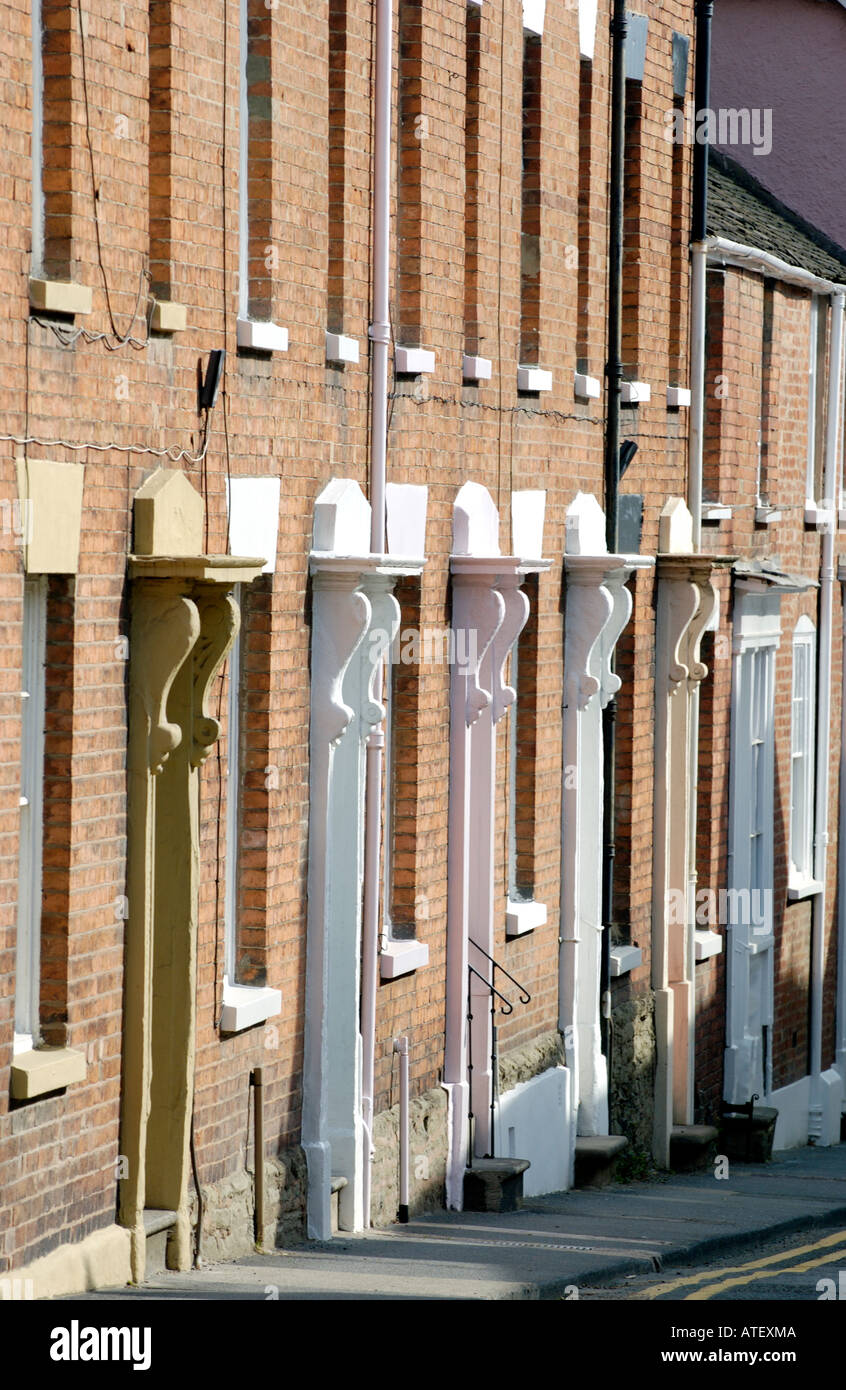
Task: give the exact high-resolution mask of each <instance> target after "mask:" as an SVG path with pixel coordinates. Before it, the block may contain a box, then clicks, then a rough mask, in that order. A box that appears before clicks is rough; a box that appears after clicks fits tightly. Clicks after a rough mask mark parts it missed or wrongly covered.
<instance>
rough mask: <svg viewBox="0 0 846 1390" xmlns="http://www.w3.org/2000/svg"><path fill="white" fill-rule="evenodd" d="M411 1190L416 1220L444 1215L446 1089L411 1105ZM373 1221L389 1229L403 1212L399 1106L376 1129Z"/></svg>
mask: <svg viewBox="0 0 846 1390" xmlns="http://www.w3.org/2000/svg"><path fill="white" fill-rule="evenodd" d="M408 1119H409V1147H410V1156H409V1165H408V1167H409V1184H408V1187H409V1191H408V1207H409V1213H410V1214H411V1215H418V1214H419V1213H420V1212H422V1211H440V1210H442V1209H443V1206H444V1201H445V1184H446V1157H447V1093H446V1091H445V1090H444V1089H443V1087H441V1086H436V1087H435V1088H434V1089H433V1090H431V1091H426V1092H424V1094H423V1095H422V1096H417V1097H416V1098H415V1099H414V1100H412V1101H410V1102H409V1106H408ZM373 1148H374V1151H375V1157H374V1159H373V1170H372V1179H371V1216H372V1221H373V1225H374V1226H389V1225H390V1224H391V1223H392V1222H394V1221H396V1219H397V1211H398V1208H399V1106H398V1105H392V1106H391V1108H390V1110H383V1111H381V1113H380V1114H378V1115H377V1116H376V1119H375V1123H374V1126H373Z"/></svg>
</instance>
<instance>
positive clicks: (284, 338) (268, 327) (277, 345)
mask: <svg viewBox="0 0 846 1390" xmlns="http://www.w3.org/2000/svg"><path fill="white" fill-rule="evenodd" d="M236 341H237V344H238V347H239V348H249V349H250V350H251V351H252V352H287V351H288V330H287V328H280V327H279V324H278V323H265V322H262V321H260V320H258V319H238V323H237V334H236Z"/></svg>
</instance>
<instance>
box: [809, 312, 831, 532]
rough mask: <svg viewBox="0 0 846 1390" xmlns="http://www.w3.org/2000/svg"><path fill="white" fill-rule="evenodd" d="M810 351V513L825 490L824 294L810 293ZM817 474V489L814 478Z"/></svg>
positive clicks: (826, 316)
mask: <svg viewBox="0 0 846 1390" xmlns="http://www.w3.org/2000/svg"><path fill="white" fill-rule="evenodd" d="M810 315H811V327H810V354H809V362H808V417H807V418H808V445H807V456H806V464H805V509H806V513H810V514H812V515H811V516H810V517H809V519H815V513H816V512H817V511H818V510H820V509H821V508H823V506H824V498H823V493H824V491H825V436H826V415H827V407H828V400H827V395H828V392H827V388H828V377H827V372H826V360H827V345H828V330H829V301H828V297H827V295H824V294H813V295H812V296H811V307H810ZM817 475H819V492H817V481H818V477H817Z"/></svg>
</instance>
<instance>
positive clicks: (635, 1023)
mask: <svg viewBox="0 0 846 1390" xmlns="http://www.w3.org/2000/svg"><path fill="white" fill-rule="evenodd" d="M611 1022H612V1026H613V1035H612V1036H613V1052H612V1058H611V1072H612V1075H611V1133H612V1134H625V1136H626V1138H627V1139H628V1141H629V1144H630V1146H631V1149H632V1150H633V1151H635V1152H639V1153H643V1154H651V1152H652V1123H653V1117H654V1114H655V1023H654V1016H653V1000H652V994H651V993H650V994H646V995H640V996H638V998H636V999H629V1000H627V1001H626V1002H625V1003H624V1004H620V1005H619V1006H618V1007H617V1008H616V1009H614V1011H613V1013H612V1016H611Z"/></svg>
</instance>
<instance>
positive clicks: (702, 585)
mask: <svg viewBox="0 0 846 1390" xmlns="http://www.w3.org/2000/svg"><path fill="white" fill-rule="evenodd" d="M659 546H660V553H659V555H658V611H657V618H656V634H655V800H654V810H653V848H652V987H653V989H654V991H655V1043H656V1052H657V1064H656V1070H655V1111H654V1121H653V1141H652V1143H653V1157H654V1159H655V1162H656V1163H657V1164H658V1165H659V1167H662V1168H668V1167H669V1165H670V1139H671V1136H672V1130H673V1126H674V1125H689V1124H691V1123H692V1122H693V1064H694V1027H695V1021H696V1015H695V948H696V940H695V921H694V919H693V916H692V913H691V910H690V907H691V904H690V900H689V899H690V871H691V863H690V835H689V826H690V796H691V789H692V786H693V779H694V769H693V767H692V765H691V756H690V754H691V720H692V717H693V709H694V699H693V696H694V692H695V690H696V688H697V687H698V685H699V684H700V682H701V681H702V680H703V679H704V677H705V676H706V675H707V674H708V671H707V667H706V666H704V665H703V664H702V662H701V661H700V659H699V646H700V642H701V640H702V634H703V632H704V631H705V629H706V627H707V626H708V623H709V622H710V620H711V617H712V615H713V612H714V605H715V603H716V592H715V590H714V586H713V583H712V574H713V570H714V568H715V566H717V565H719V564H729V563H730V561H729V560H726V559H724V558H722V557H717V556H713V555H702V554H700V553H696V554H694V553H693V520H692V517H691V515H690V512H689V511H688V509H687V506H686V505H685V503H684V502H683V501H682V499H681V498H678V497H672V498H670V499H669V500H668V501H667V502H666V504H665V506H664V509H663V511H662V513H661V519H660V523H659ZM679 905H682V906H681V907H679ZM680 919H681V920H680Z"/></svg>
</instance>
